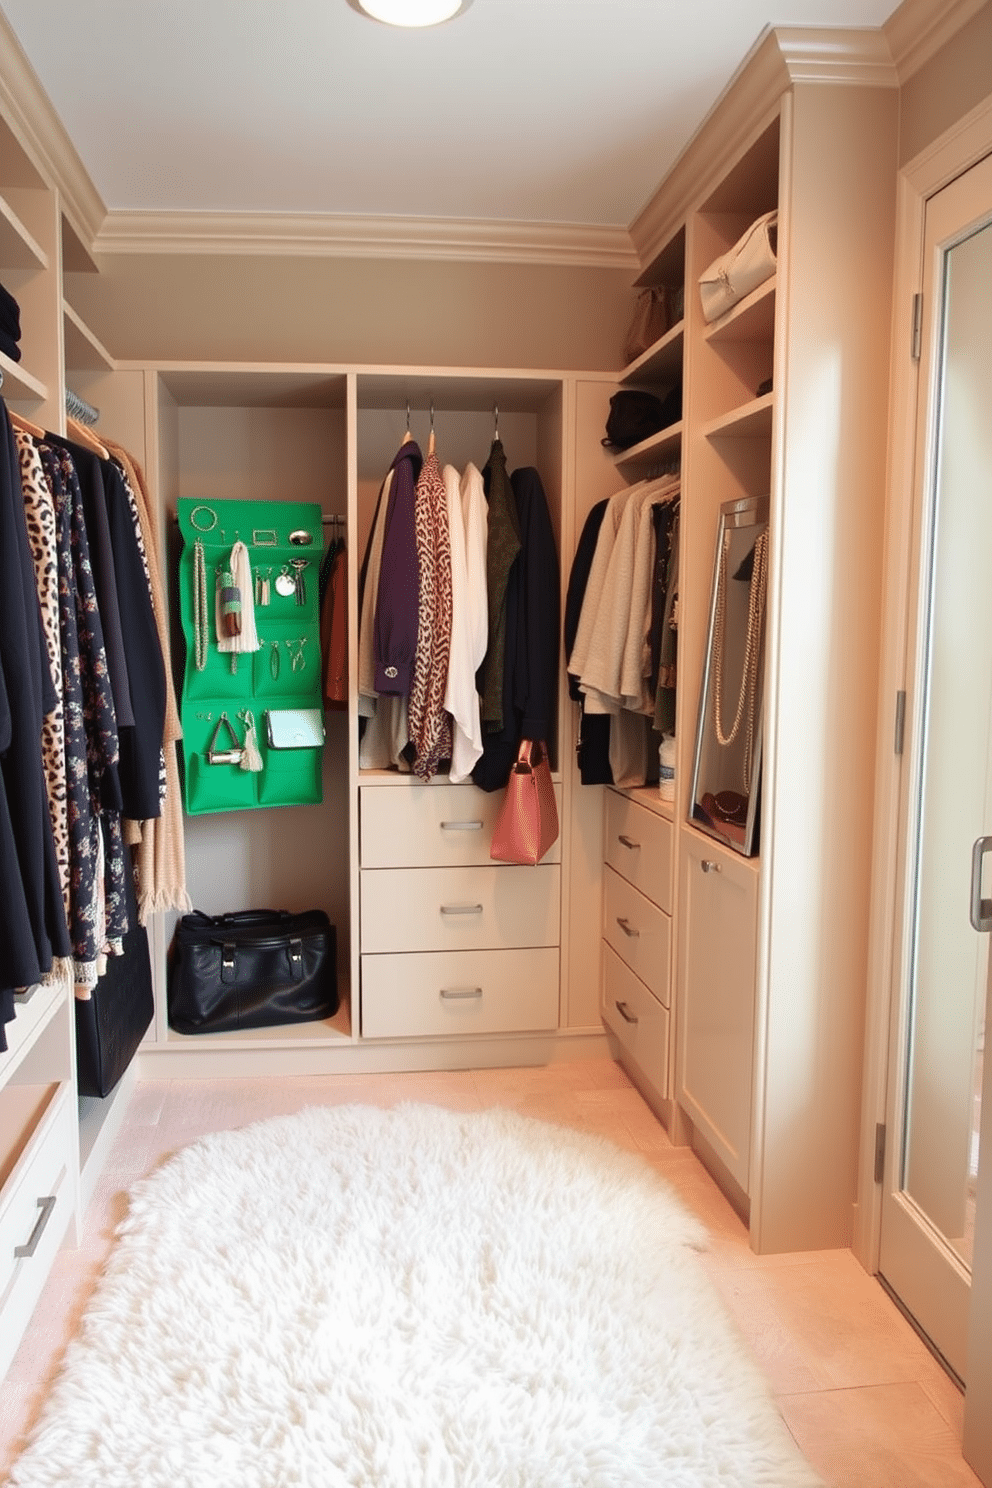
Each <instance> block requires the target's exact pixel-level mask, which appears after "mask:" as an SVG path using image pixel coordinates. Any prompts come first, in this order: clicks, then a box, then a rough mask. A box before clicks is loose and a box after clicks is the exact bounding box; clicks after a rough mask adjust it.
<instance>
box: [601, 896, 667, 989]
mask: <svg viewBox="0 0 992 1488" xmlns="http://www.w3.org/2000/svg"><path fill="white" fill-rule="evenodd" d="M603 876H604V878H605V880H606V882H605V890H606V892H605V894H604V898H603V907H604V917H603V936H604V939H605V940H606V941H607V942H608V943H609V944H610V945H611V946H612V947H613V949H614V950H615V951H616V953H617V955H618V956H620V957H621V958H622V960H624V961H626V963H627V965H628V966H629V967H630V969H631V971H633V972H635V973H636V974H637V976H639V977H640V979H641V981H642V982H644V983H646V985H647V986H648V987H649V988H650V989H651V991H652V992H653V993H654V995H655V997H657V998H658V1000H659V1002H661V1003H663V1004H664V1006H665V1007H670V1006H671V997H670V992H669V988H670V986H671V981H670V962H671V944H672V936H671V929H672V922H671V920H670V919H669V917H668V915H666V914H663V913H662V911H661V910H660V909H659V908H658V906H657V905H656V904H652V903H651V901H650V899H645V897H644V895H643V894H639V893H638V892H637V890H636V889H632V888H631V886H630V884H629V883H628V882H627V880H626V879H625V878H621V877H620V875H619V874H618V873H614V872H613V870H612V869H611V868H606V869H604V872H603Z"/></svg>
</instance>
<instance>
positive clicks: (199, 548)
mask: <svg viewBox="0 0 992 1488" xmlns="http://www.w3.org/2000/svg"><path fill="white" fill-rule="evenodd" d="M209 626H210V622H209V620H208V618H207V563H206V558H205V557H204V552H203V543H202V542H201V541H200V539H199V538H197V539H196V542H195V543H194V544H193V653H194V657H195V660H196V670H197V671H198V672H202V671H204V670H205V669H206V665H207V650H208V647H209V645H210V630H209Z"/></svg>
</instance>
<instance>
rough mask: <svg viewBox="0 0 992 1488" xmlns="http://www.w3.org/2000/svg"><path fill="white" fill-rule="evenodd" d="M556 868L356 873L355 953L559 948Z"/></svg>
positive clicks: (420, 869)
mask: <svg viewBox="0 0 992 1488" xmlns="http://www.w3.org/2000/svg"><path fill="white" fill-rule="evenodd" d="M560 879H561V870H560V869H559V868H556V867H545V866H544V865H543V864H542V865H539V866H538V867H537V868H515V867H506V868H497V867H495V866H493V867H490V868H376V869H372V870H371V871H368V870H363V872H362V875H361V894H362V911H361V924H362V951H363V952H366V951H481V950H511V949H513V948H515V947H524V946H556V945H557V944H558V918H559V884H560Z"/></svg>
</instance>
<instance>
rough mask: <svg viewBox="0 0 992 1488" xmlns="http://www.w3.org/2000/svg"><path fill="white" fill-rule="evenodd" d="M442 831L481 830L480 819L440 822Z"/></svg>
mask: <svg viewBox="0 0 992 1488" xmlns="http://www.w3.org/2000/svg"><path fill="white" fill-rule="evenodd" d="M441 831H442V832H481V831H482V823H481V821H452V822H442V823H441Z"/></svg>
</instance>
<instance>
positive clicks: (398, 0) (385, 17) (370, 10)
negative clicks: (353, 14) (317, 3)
mask: <svg viewBox="0 0 992 1488" xmlns="http://www.w3.org/2000/svg"><path fill="white" fill-rule="evenodd" d="M348 3H349V5H351V7H352V9H353V10H359V11H361V12H362V13H363V14H364V15H367V16H371V17H372V19H373V20H375V21H384V22H385V23H386V25H387V26H437V25H439V24H440V22H441V21H450V20H451V19H452V17H454V16H456V15H459V14H460V13H461V12H462V11H463V10H467V9H468V7H469V5H470V4H471V3H472V0H348Z"/></svg>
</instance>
